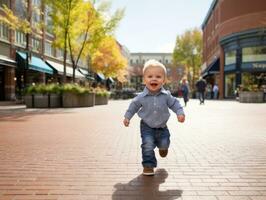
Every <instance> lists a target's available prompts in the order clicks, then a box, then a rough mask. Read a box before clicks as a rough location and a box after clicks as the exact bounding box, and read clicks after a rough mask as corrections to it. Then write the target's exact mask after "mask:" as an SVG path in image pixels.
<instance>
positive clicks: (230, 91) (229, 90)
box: [225, 74, 236, 98]
mask: <svg viewBox="0 0 266 200" xmlns="http://www.w3.org/2000/svg"><path fill="white" fill-rule="evenodd" d="M235 90H236V75H235V74H227V75H225V97H229V98H232V97H234V96H235Z"/></svg>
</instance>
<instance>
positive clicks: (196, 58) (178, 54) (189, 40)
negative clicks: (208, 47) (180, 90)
mask: <svg viewBox="0 0 266 200" xmlns="http://www.w3.org/2000/svg"><path fill="white" fill-rule="evenodd" d="M173 61H174V63H175V64H183V65H184V66H186V73H187V76H188V77H187V78H188V81H189V84H190V86H191V88H193V89H194V87H195V79H196V78H198V76H199V71H200V65H201V62H202V32H201V31H200V30H199V29H198V28H194V29H191V30H187V31H185V33H184V34H182V35H180V36H179V35H178V36H177V37H176V44H175V48H174V52H173ZM191 76H192V77H191ZM191 81H192V83H191Z"/></svg>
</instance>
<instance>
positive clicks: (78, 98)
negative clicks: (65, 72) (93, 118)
mask: <svg viewBox="0 0 266 200" xmlns="http://www.w3.org/2000/svg"><path fill="white" fill-rule="evenodd" d="M62 103H63V107H65V108H69V107H89V106H94V103H95V94H94V93H93V91H92V89H91V88H85V87H81V86H79V85H76V84H66V85H64V86H63V87H62Z"/></svg>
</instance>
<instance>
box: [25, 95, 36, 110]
mask: <svg viewBox="0 0 266 200" xmlns="http://www.w3.org/2000/svg"><path fill="white" fill-rule="evenodd" d="M33 101H34V95H29V94H28V95H25V96H24V102H25V104H26V107H27V108H33Z"/></svg>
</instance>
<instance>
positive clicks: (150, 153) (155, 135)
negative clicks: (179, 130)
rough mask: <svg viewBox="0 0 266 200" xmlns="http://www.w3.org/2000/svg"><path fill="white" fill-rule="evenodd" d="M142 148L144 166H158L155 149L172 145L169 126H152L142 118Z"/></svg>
mask: <svg viewBox="0 0 266 200" xmlns="http://www.w3.org/2000/svg"><path fill="white" fill-rule="evenodd" d="M140 132H141V139H142V144H141V149H142V165H143V167H157V160H156V157H155V153H154V149H155V147H158V148H159V149H168V147H169V145H170V133H169V130H168V128H167V127H164V128H151V127H149V126H148V125H147V124H145V123H144V122H143V121H142V120H141V122H140Z"/></svg>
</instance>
